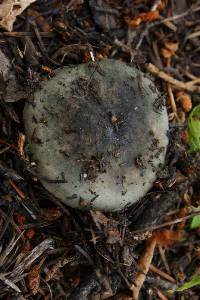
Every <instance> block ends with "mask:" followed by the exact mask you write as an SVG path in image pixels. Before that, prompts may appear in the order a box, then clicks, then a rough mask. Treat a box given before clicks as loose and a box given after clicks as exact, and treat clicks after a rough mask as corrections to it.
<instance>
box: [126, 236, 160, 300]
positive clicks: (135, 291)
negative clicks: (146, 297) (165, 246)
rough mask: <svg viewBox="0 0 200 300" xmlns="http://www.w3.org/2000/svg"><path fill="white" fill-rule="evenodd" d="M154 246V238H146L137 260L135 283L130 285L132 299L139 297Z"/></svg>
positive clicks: (135, 299)
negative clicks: (142, 250)
mask: <svg viewBox="0 0 200 300" xmlns="http://www.w3.org/2000/svg"><path fill="white" fill-rule="evenodd" d="M155 247H156V239H155V237H151V238H150V239H148V240H147V245H146V249H145V252H144V254H143V255H142V256H141V257H140V260H139V268H140V270H139V271H138V272H137V274H136V278H135V283H134V284H133V285H132V286H131V290H132V298H133V300H137V299H138V297H139V293H140V289H141V287H142V285H143V283H144V281H145V279H146V275H147V273H148V271H149V267H150V265H151V261H152V259H153V255H154V250H155Z"/></svg>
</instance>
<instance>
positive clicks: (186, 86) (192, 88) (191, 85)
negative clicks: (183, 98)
mask: <svg viewBox="0 0 200 300" xmlns="http://www.w3.org/2000/svg"><path fill="white" fill-rule="evenodd" d="M147 70H148V71H149V72H150V73H152V74H153V75H155V76H157V77H159V78H161V79H163V80H164V81H166V82H168V83H170V84H172V85H173V86H174V87H176V88H177V89H179V90H186V91H187V92H190V93H191V92H193V93H194V92H198V93H200V87H199V86H196V85H195V84H196V83H198V82H199V79H198V80H192V81H189V82H186V83H185V82H182V81H180V80H177V79H175V78H173V77H172V76H170V75H168V74H166V73H165V72H163V71H160V70H159V69H158V68H157V67H156V66H155V65H153V64H151V63H149V64H148V66H147Z"/></svg>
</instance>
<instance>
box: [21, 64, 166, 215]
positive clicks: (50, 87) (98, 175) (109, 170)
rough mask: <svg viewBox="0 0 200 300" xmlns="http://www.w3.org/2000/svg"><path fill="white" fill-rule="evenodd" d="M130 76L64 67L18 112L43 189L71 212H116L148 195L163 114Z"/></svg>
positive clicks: (93, 67)
mask: <svg viewBox="0 0 200 300" xmlns="http://www.w3.org/2000/svg"><path fill="white" fill-rule="evenodd" d="M159 97H160V95H159V93H158V91H157V89H156V87H155V85H154V83H153V82H152V81H151V80H150V79H149V78H147V77H146V76H145V75H144V74H143V73H142V72H141V71H139V70H137V69H136V68H134V67H132V66H130V65H128V64H126V63H124V62H121V61H117V60H110V59H105V60H101V61H100V62H95V63H94V62H93V63H87V64H81V65H76V66H69V67H63V68H61V69H58V70H57V71H56V72H55V75H54V77H53V78H51V79H50V80H48V81H46V82H44V83H43V84H42V87H41V89H39V90H37V91H36V92H35V95H34V101H33V103H32V104H30V103H27V104H26V106H25V109H24V123H25V131H26V135H27V138H28V141H29V147H30V151H31V153H32V156H33V159H34V161H35V162H36V164H37V170H38V174H39V175H40V179H41V182H42V184H43V185H44V187H45V188H46V189H47V190H48V191H49V192H51V193H52V194H54V195H55V196H56V197H57V198H60V199H61V200H62V201H63V202H64V203H66V204H68V205H69V206H71V207H76V208H82V207H85V208H88V209H91V208H94V209H99V210H104V211H117V210H120V209H122V208H124V207H125V206H127V205H130V204H133V203H135V202H136V201H138V200H139V199H140V198H141V197H143V196H144V195H145V194H146V193H147V191H148V190H149V189H150V188H151V187H152V185H153V182H154V181H155V179H156V172H157V171H158V170H159V168H160V167H161V166H162V164H163V163H164V159H165V153H166V147H167V144H168V138H167V130H168V117H167V112H166V108H165V107H163V108H162V110H161V111H157V110H156V108H155V103H157V102H158V101H159Z"/></svg>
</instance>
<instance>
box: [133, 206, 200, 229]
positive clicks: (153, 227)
mask: <svg viewBox="0 0 200 300" xmlns="http://www.w3.org/2000/svg"><path fill="white" fill-rule="evenodd" d="M199 215H200V212H199V211H197V212H193V213H191V214H190V215H188V216H185V217H182V218H178V219H176V220H173V221H169V222H164V223H162V224H160V225H155V226H151V227H147V228H144V229H138V230H134V231H132V234H138V233H143V232H146V231H148V232H149V231H153V230H155V229H159V228H163V227H166V226H170V225H173V224H178V223H181V222H183V221H185V220H188V219H191V218H193V217H195V216H199Z"/></svg>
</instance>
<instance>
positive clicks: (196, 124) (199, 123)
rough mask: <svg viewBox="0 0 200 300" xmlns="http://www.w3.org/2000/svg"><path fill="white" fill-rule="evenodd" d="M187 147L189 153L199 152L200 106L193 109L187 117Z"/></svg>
mask: <svg viewBox="0 0 200 300" xmlns="http://www.w3.org/2000/svg"><path fill="white" fill-rule="evenodd" d="M188 133H189V147H190V150H191V151H199V150H200V104H199V105H197V106H195V108H193V110H192V112H191V113H190V115H189V117H188Z"/></svg>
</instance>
